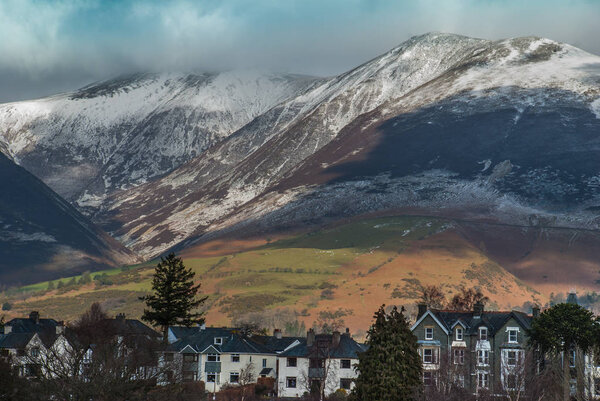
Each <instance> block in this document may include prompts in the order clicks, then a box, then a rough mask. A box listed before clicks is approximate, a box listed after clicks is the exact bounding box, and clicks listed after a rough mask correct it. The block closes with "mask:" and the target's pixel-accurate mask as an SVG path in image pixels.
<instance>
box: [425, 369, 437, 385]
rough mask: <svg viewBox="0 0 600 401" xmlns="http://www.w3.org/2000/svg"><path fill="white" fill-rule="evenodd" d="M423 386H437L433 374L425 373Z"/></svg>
mask: <svg viewBox="0 0 600 401" xmlns="http://www.w3.org/2000/svg"><path fill="white" fill-rule="evenodd" d="M423 384H424V385H425V386H433V385H434V384H435V378H434V376H433V372H423Z"/></svg>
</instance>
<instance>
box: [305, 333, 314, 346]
mask: <svg viewBox="0 0 600 401" xmlns="http://www.w3.org/2000/svg"><path fill="white" fill-rule="evenodd" d="M314 343H315V331H314V330H313V329H309V330H308V332H307V333H306V345H307V346H308V347H312V345H313V344H314Z"/></svg>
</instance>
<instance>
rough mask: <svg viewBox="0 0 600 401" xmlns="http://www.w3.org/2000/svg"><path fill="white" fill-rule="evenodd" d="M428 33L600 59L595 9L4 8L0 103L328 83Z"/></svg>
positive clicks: (488, 1)
mask: <svg viewBox="0 0 600 401" xmlns="http://www.w3.org/2000/svg"><path fill="white" fill-rule="evenodd" d="M429 31H441V32H452V33H460V34H464V35H469V36H476V37H483V38H488V39H500V38H506V37H515V36H528V35H536V36H545V37H549V38H551V39H555V40H558V41H562V42H568V43H570V44H573V45H575V46H578V47H581V48H583V49H585V50H587V51H589V52H592V53H595V54H600V0H560V1H559V0H529V1H524V0H411V1H408V0H407V1H383V0H329V1H327V0H319V1H317V0H253V1H248V0H222V1H220V0H203V1H187V0H174V1H168V2H167V1H158V0H150V1H133V0H131V1H128V0H123V1H116V0H114V1H113V0H104V1H102V0H72V1H66V0H48V1H41V0H0V38H3V40H0V102H7V101H14V100H20V99H27V98H33V97H39V96H44V95H48V94H52V93H56V92H60V91H66V90H71V89H75V88H77V87H80V86H82V85H84V84H87V83H89V82H91V81H95V80H100V79H105V78H109V77H111V76H114V75H118V74H121V73H127V72H131V71H159V70H172V71H187V70H226V69H236V68H258V69H267V70H275V71H285V72H296V73H305V74H311V75H333V74H338V73H340V72H343V71H345V70H347V69H350V68H352V67H354V66H356V65H358V64H360V63H362V62H364V61H367V60H369V59H371V58H373V57H375V56H377V55H378V54H381V53H383V52H385V51H387V50H389V49H390V48H392V47H394V46H397V45H398V44H400V43H401V42H403V41H404V40H406V39H408V38H409V37H411V36H413V35H418V34H422V33H425V32H429Z"/></svg>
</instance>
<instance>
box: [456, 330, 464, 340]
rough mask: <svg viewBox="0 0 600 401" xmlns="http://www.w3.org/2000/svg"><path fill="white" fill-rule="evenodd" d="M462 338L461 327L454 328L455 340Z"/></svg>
mask: <svg viewBox="0 0 600 401" xmlns="http://www.w3.org/2000/svg"><path fill="white" fill-rule="evenodd" d="M462 340H463V329H462V327H457V328H456V341H462Z"/></svg>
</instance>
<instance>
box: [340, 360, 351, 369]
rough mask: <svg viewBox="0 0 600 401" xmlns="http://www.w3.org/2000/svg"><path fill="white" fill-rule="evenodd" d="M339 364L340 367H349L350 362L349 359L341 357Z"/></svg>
mask: <svg viewBox="0 0 600 401" xmlns="http://www.w3.org/2000/svg"><path fill="white" fill-rule="evenodd" d="M340 365H341V368H342V369H350V368H351V367H352V364H351V363H350V359H342V360H341V361H340Z"/></svg>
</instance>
